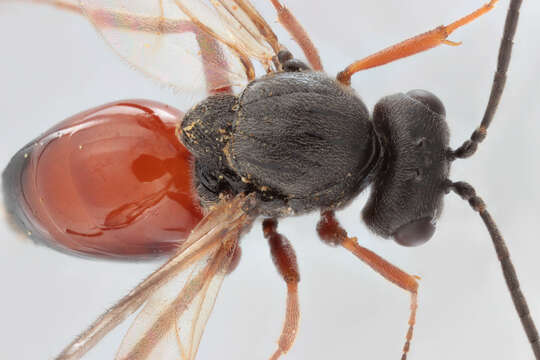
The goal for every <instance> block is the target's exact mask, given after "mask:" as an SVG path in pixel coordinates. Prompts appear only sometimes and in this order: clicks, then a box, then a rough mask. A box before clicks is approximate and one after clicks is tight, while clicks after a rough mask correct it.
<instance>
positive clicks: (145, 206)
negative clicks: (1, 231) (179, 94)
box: [3, 100, 202, 258]
mask: <svg viewBox="0 0 540 360" xmlns="http://www.w3.org/2000/svg"><path fill="white" fill-rule="evenodd" d="M182 117H183V113H182V112H180V111H179V110H176V109H174V108H172V107H169V106H167V105H164V104H160V103H157V102H153V101H146V100H129V101H120V102H114V103H110V104H106V105H103V106H100V107H97V108H94V109H91V110H88V111H85V112H82V113H80V114H77V115H75V116H73V117H71V118H69V119H67V120H65V121H63V122H61V123H60V124H58V125H57V126H55V127H54V128H52V129H50V130H49V131H47V132H46V133H45V134H43V135H42V136H40V137H39V138H37V139H36V140H34V141H32V142H31V143H29V144H28V145H27V146H25V147H24V148H23V149H22V150H20V151H19V152H18V153H17V154H16V155H15V156H14V157H13V158H12V159H11V161H10V163H9V165H8V167H7V168H6V170H5V171H4V173H3V188H4V197H5V201H6V205H7V208H8V211H9V212H10V213H11V214H12V215H14V218H15V220H16V222H17V223H18V225H20V226H21V227H22V228H23V230H24V231H25V232H26V233H27V234H28V235H30V236H31V237H32V238H33V239H36V240H39V241H40V242H44V243H46V244H48V245H51V246H53V247H55V248H58V249H60V250H64V251H68V252H74V253H78V254H88V255H94V256H103V257H117V258H141V257H148V256H152V255H159V254H162V253H166V252H170V251H172V250H174V249H175V248H176V247H178V244H179V242H180V241H182V240H183V239H184V238H186V237H187V235H188V234H189V232H190V231H191V229H192V228H193V227H194V226H195V225H196V224H197V223H198V222H199V220H200V219H201V217H202V214H201V211H200V209H199V207H198V205H197V200H196V198H195V196H194V194H193V191H192V190H193V186H192V177H191V161H192V159H191V155H190V153H189V152H188V151H187V150H186V148H185V147H184V146H183V145H182V144H181V143H180V142H179V141H178V139H177V137H176V136H175V127H176V125H177V124H178V123H179V121H180V120H181V119H182Z"/></svg>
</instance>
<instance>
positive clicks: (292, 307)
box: [263, 219, 300, 360]
mask: <svg viewBox="0 0 540 360" xmlns="http://www.w3.org/2000/svg"><path fill="white" fill-rule="evenodd" d="M263 232H264V237H265V238H267V239H268V244H269V245H270V252H271V253H272V260H273V261H274V264H275V265H276V267H277V270H278V272H279V274H280V275H281V277H282V278H283V280H285V283H286V284H287V310H286V315H285V323H284V324H283V329H282V330H281V335H280V337H279V340H278V348H277V350H276V351H275V352H274V354H273V355H272V357H271V358H270V360H277V359H279V357H280V356H281V355H284V354H285V353H287V351H289V350H290V349H291V347H292V345H293V343H294V340H295V339H296V333H297V332H298V322H299V321H300V307H299V305H298V282H299V281H300V274H299V272H298V265H297V263H296V254H295V253H294V249H293V248H292V246H291V243H290V242H289V240H288V239H287V238H286V237H285V236H283V235H281V234H280V233H278V232H277V221H276V220H275V219H266V220H264V222H263Z"/></svg>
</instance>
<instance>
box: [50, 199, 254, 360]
mask: <svg viewBox="0 0 540 360" xmlns="http://www.w3.org/2000/svg"><path fill="white" fill-rule="evenodd" d="M255 205H256V201H255V199H254V196H253V195H243V194H240V195H237V196H236V197H235V198H233V199H232V200H231V201H222V202H220V204H218V205H217V206H216V208H215V209H213V210H212V211H211V212H210V213H209V214H208V215H207V216H206V217H204V218H203V220H201V222H200V223H199V224H198V225H197V227H195V229H194V230H193V232H192V233H191V235H190V236H189V237H188V239H187V240H186V242H185V243H184V244H183V245H182V247H181V248H180V249H179V251H178V253H177V254H176V255H175V256H174V257H173V258H171V260H169V261H168V262H167V263H166V264H164V265H163V266H162V267H161V268H160V269H158V270H157V271H156V272H154V273H153V274H152V275H150V276H149V277H148V278H147V279H145V280H144V281H143V282H142V283H141V284H140V285H139V286H137V288H135V289H134V290H132V291H131V292H130V293H129V294H128V295H127V296H126V297H124V298H123V299H122V300H120V302H118V304H116V305H115V306H114V307H112V308H111V309H109V310H108V311H107V312H106V313H104V314H103V315H102V316H100V317H99V318H98V319H97V320H96V321H95V322H94V324H92V325H91V326H90V327H89V328H88V329H87V330H85V331H84V332H83V333H82V334H81V335H79V336H78V337H77V338H76V339H75V341H73V342H72V343H71V344H70V345H69V346H68V347H67V348H66V349H65V350H64V351H63V352H62V353H61V354H60V355H59V356H58V357H57V359H58V360H67V359H70V360H72V359H79V358H80V357H82V356H83V355H84V354H85V353H86V352H87V351H88V350H90V349H91V348H92V347H93V346H94V345H95V344H97V343H98V342H99V341H100V340H101V339H102V338H103V337H104V336H105V335H106V334H107V333H108V332H109V331H111V330H112V329H114V328H115V327H116V326H117V325H118V324H120V323H121V322H122V321H123V320H125V319H126V318H127V317H128V316H129V315H130V314H132V313H133V312H135V311H136V310H137V309H138V308H139V307H140V306H141V305H143V304H144V303H145V302H146V305H145V307H144V308H143V310H142V311H141V313H140V314H139V315H138V316H137V318H136V319H135V321H134V323H133V324H132V326H131V328H130V330H129V331H128V333H127V335H126V336H125V338H124V341H123V342H122V345H121V347H120V350H119V352H118V354H117V357H116V358H117V359H129V360H135V359H145V360H147V359H163V360H166V359H182V360H187V359H193V358H194V356H195V354H196V352H197V347H198V345H199V341H200V338H201V336H202V333H203V330H204V326H205V325H206V321H207V320H208V316H209V315H210V312H211V310H212V307H213V305H214V301H215V299H216V296H217V293H218V291H219V288H220V285H221V282H222V281H223V277H224V276H225V274H226V272H227V271H228V269H229V265H230V264H231V261H232V260H233V258H234V256H235V250H236V248H237V246H238V241H239V239H240V235H241V234H242V232H243V231H244V230H245V229H246V227H248V226H250V225H251V223H252V222H253V220H254V218H255V216H254V215H255V214H254V213H253V211H252V210H253V209H254V207H255Z"/></svg>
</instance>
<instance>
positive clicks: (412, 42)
mask: <svg viewBox="0 0 540 360" xmlns="http://www.w3.org/2000/svg"><path fill="white" fill-rule="evenodd" d="M496 2H497V0H491V1H490V2H489V3H487V4H485V5H484V6H482V7H481V8H479V9H477V10H476V11H473V12H472V13H470V14H468V15H466V16H464V17H462V18H461V19H459V20H457V21H454V22H453V23H451V24H450V25H447V26H439V27H437V28H435V29H433V30H431V31H428V32H425V33H423V34H420V35H417V36H415V37H412V38H410V39H407V40H405V41H402V42H400V43H398V44H395V45H392V46H390V47H387V48H386V49H384V50H381V51H379V52H377V53H375V54H372V55H370V56H368V57H365V58H363V59H362V60H358V61H356V62H354V63H352V64H351V65H349V66H347V68H346V69H345V70H343V71H342V72H340V73H339V74H338V75H337V80H338V81H339V82H341V83H342V84H345V85H350V84H351V76H352V75H353V74H355V73H357V72H358V71H361V70H366V69H369V68H372V67H376V66H380V65H384V64H387V63H389V62H392V61H395V60H398V59H402V58H404V57H407V56H411V55H414V54H417V53H419V52H422V51H426V50H429V49H431V48H434V47H435V46H438V45H441V44H446V45H452V46H455V45H459V44H460V43H456V42H453V41H450V40H447V39H446V38H447V37H448V35H450V34H451V33H452V32H453V31H454V30H456V29H457V28H459V27H461V26H463V25H466V24H468V23H470V22H471V21H473V20H475V19H476V18H478V17H479V16H481V15H483V14H485V13H487V12H488V11H489V10H491V9H493V7H494V6H495V3H496Z"/></svg>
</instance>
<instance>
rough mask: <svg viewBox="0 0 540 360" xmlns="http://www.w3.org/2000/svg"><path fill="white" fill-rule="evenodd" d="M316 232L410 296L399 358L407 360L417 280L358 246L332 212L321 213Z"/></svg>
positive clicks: (412, 327)
mask: <svg viewBox="0 0 540 360" xmlns="http://www.w3.org/2000/svg"><path fill="white" fill-rule="evenodd" d="M317 232H318V233H319V236H320V238H321V240H322V241H324V242H325V243H327V244H329V245H331V246H343V247H344V248H345V249H347V250H349V251H350V252H351V253H353V254H354V255H355V256H356V257H358V258H359V259H360V260H362V261H363V262H364V263H366V264H367V265H368V266H369V267H371V268H372V269H373V270H375V271H376V272H378V273H379V274H381V275H382V276H383V277H384V278H386V279H387V280H388V281H390V282H392V283H394V284H396V285H397V286H399V287H400V288H402V289H403V290H406V291H408V292H409V293H410V294H411V312H410V315H409V329H408V331H407V335H406V337H405V345H404V346H403V354H402V356H401V359H402V360H405V359H407V353H408V352H409V347H410V344H411V340H412V336H413V329H414V324H415V322H416V309H417V308H418V303H417V294H418V281H417V279H418V278H416V277H414V276H412V275H409V274H407V273H406V272H404V271H403V270H401V269H400V268H398V267H396V266H394V265H392V264H391V263H389V262H388V261H386V260H384V259H383V258H382V257H380V256H379V255H377V254H375V253H374V252H373V251H371V250H368V249H366V248H365V247H363V246H360V245H358V242H357V239H356V238H354V237H353V238H350V237H348V236H347V232H346V231H345V230H344V229H343V228H342V227H341V225H340V224H339V222H338V221H337V219H336V217H335V214H334V212H333V211H324V212H322V213H321V220H320V221H319V223H318V224H317Z"/></svg>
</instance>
